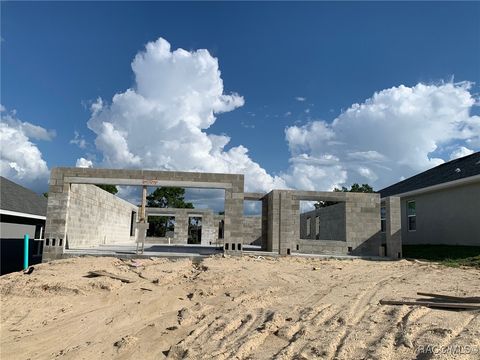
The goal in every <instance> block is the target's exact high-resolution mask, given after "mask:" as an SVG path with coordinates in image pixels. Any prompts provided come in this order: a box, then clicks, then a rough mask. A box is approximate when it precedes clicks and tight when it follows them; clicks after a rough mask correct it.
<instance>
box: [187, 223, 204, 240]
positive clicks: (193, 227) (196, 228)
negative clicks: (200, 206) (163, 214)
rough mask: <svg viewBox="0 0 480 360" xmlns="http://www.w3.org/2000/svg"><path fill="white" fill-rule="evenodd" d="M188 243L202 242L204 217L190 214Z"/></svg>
mask: <svg viewBox="0 0 480 360" xmlns="http://www.w3.org/2000/svg"><path fill="white" fill-rule="evenodd" d="M187 243H188V244H201V243H202V218H201V217H200V216H190V217H189V218H188V241H187Z"/></svg>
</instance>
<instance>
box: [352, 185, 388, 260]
mask: <svg viewBox="0 0 480 360" xmlns="http://www.w3.org/2000/svg"><path fill="white" fill-rule="evenodd" d="M346 213H347V227H346V231H347V243H348V246H349V247H351V248H352V251H350V252H349V253H350V254H352V255H369V256H380V246H381V234H380V195H379V194H364V193H347V203H346Z"/></svg>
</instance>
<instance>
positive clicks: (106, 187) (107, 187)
mask: <svg viewBox="0 0 480 360" xmlns="http://www.w3.org/2000/svg"><path fill="white" fill-rule="evenodd" d="M97 186H98V187H99V188H100V189H103V190H105V191H108V192H109V193H110V194H113V195H115V194H116V193H118V189H117V187H116V186H115V185H105V184H99V185H97Z"/></svg>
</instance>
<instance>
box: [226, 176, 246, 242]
mask: <svg viewBox="0 0 480 360" xmlns="http://www.w3.org/2000/svg"><path fill="white" fill-rule="evenodd" d="M243 180H244V178H243V175H237V179H236V181H234V182H233V183H232V188H231V189H225V230H224V238H225V243H224V249H225V250H227V251H232V250H233V251H239V250H242V249H243ZM239 247H240V249H239Z"/></svg>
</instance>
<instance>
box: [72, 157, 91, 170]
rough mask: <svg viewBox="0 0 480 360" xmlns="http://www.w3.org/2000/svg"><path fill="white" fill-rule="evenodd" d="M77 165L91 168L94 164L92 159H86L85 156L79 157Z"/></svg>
mask: <svg viewBox="0 0 480 360" xmlns="http://www.w3.org/2000/svg"><path fill="white" fill-rule="evenodd" d="M75 166H76V167H80V168H91V167H92V166H93V162H92V160H88V159H85V158H83V157H81V158H79V159H77V162H76V164H75Z"/></svg>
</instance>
